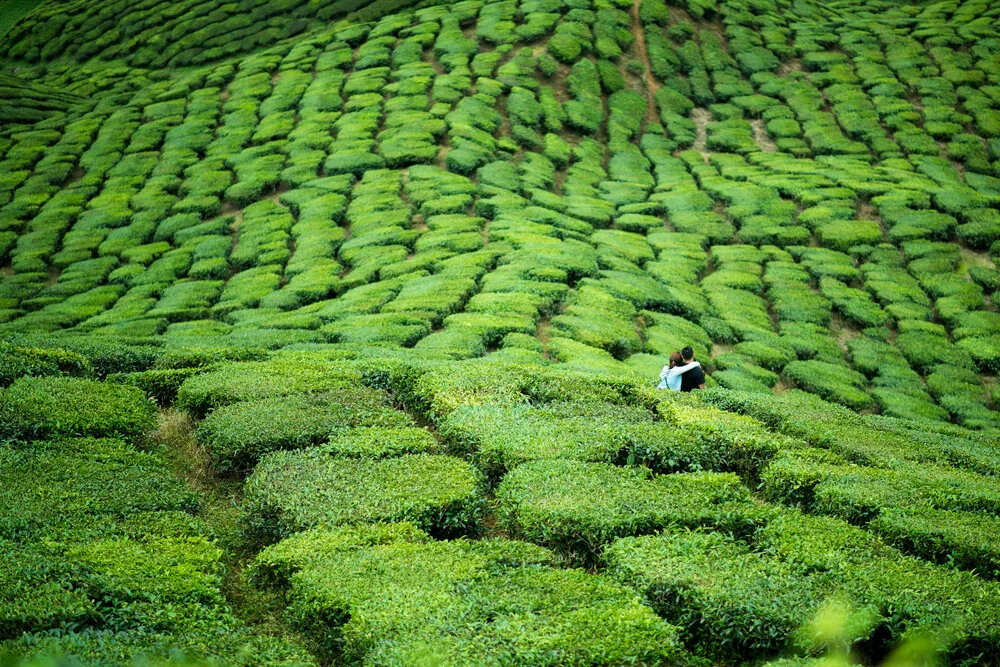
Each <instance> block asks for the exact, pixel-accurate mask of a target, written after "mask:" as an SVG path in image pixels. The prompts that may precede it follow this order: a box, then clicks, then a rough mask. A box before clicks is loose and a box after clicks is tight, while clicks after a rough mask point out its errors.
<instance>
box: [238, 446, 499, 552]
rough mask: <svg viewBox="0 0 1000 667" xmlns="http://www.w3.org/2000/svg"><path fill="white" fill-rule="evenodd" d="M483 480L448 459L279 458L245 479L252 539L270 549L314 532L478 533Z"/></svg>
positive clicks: (309, 453) (314, 454) (311, 453)
mask: <svg viewBox="0 0 1000 667" xmlns="http://www.w3.org/2000/svg"><path fill="white" fill-rule="evenodd" d="M480 483H481V480H480V478H479V474H478V473H477V472H476V470H475V469H474V468H473V467H472V466H470V465H469V464H468V463H465V462H464V461H461V460H459V459H457V458H453V457H450V456H437V455H430V454H407V455H404V456H400V457H396V458H388V459H376V460H372V459H349V458H333V457H331V456H330V455H329V454H328V453H326V452H324V451H322V450H304V451H298V452H295V451H291V452H275V453H273V454H271V455H269V456H267V457H265V458H264V459H263V460H262V461H261V462H260V464H258V465H257V467H256V468H255V469H254V472H253V474H252V475H250V477H248V478H247V483H246V502H247V510H248V513H247V515H246V517H245V519H244V521H245V527H246V530H247V534H248V535H249V536H250V537H251V539H254V540H255V541H257V542H259V543H262V544H267V543H270V542H275V541H277V540H279V539H281V538H283V537H286V536H288V535H290V534H291V533H294V532H297V531H300V530H304V529H306V528H310V527H313V526H328V527H335V526H339V525H343V524H350V523H378V522H390V521H412V522H413V523H414V524H415V525H417V526H422V527H424V528H425V529H427V530H428V531H430V532H432V533H434V534H436V535H440V536H442V537H448V536H451V537H454V536H458V535H462V534H466V533H475V532H476V531H477V530H478V528H479V522H480V515H481V513H482V509H483V498H482V496H481V495H480V489H479V487H480Z"/></svg>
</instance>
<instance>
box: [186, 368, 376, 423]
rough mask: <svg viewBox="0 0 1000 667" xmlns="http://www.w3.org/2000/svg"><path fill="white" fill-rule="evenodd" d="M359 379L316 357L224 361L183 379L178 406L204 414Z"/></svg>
mask: <svg viewBox="0 0 1000 667" xmlns="http://www.w3.org/2000/svg"><path fill="white" fill-rule="evenodd" d="M360 380H361V376H360V373H359V372H358V371H356V370H354V369H351V368H347V367H344V366H337V365H334V364H330V363H324V362H322V361H317V360H315V359H313V360H302V361H298V360H287V359H286V360H276V361H262V362H247V363H233V364H224V365H221V366H219V367H217V368H215V369H212V370H210V371H208V372H205V373H202V374H199V375H196V376H194V377H192V378H190V379H189V380H187V381H185V382H184V384H183V385H181V388H180V389H179V390H178V392H177V406H178V407H179V408H181V409H186V410H190V411H192V412H193V413H195V414H196V415H199V416H204V415H205V414H207V413H208V412H209V410H211V409H213V408H218V407H222V406H223V405H228V404H229V403H235V402H237V401H253V400H260V399H264V398H270V397H275V396H288V395H289V394H300V393H308V392H321V391H325V390H327V391H328V390H333V389H335V388H336V389H339V388H341V387H343V386H344V384H345V381H346V382H347V383H350V384H357V383H360Z"/></svg>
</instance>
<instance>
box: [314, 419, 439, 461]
mask: <svg viewBox="0 0 1000 667" xmlns="http://www.w3.org/2000/svg"><path fill="white" fill-rule="evenodd" d="M322 449H323V451H325V452H328V453H329V454H330V455H332V456H342V457H349V458H372V459H382V458H391V457H395V456H402V455H404V454H434V453H436V452H437V449H438V443H437V440H435V439H434V436H432V435H431V434H430V433H429V432H427V431H425V430H424V429H422V428H415V427H407V426H403V427H393V428H385V427H358V428H350V429H344V430H339V431H337V432H335V433H334V434H333V435H331V436H330V440H329V441H328V442H327V443H325V444H324V445H322Z"/></svg>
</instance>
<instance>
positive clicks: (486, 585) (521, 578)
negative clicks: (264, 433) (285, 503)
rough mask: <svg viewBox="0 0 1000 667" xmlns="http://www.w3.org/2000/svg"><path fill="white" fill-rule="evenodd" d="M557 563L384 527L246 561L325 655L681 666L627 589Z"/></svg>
mask: <svg viewBox="0 0 1000 667" xmlns="http://www.w3.org/2000/svg"><path fill="white" fill-rule="evenodd" d="M554 561H555V559H554V557H553V555H552V554H551V552H548V551H547V550H545V549H542V548H540V547H536V546H534V545H529V544H526V543H524V542H513V541H505V540H488V541H479V542H474V541H472V542H470V541H466V540H454V541H451V542H435V541H431V540H429V538H428V536H427V535H426V534H424V533H422V532H420V531H418V530H416V529H414V528H413V527H412V526H410V525H408V524H390V525H384V526H363V527H357V528H342V529H339V530H336V531H327V530H313V531H310V532H307V533H303V534H301V535H297V536H294V537H292V538H289V539H288V540H286V541H285V542H282V543H281V544H278V545H276V546H273V547H269V548H268V549H267V550H265V551H264V552H263V553H262V554H261V555H260V556H259V557H258V559H257V562H256V564H255V566H254V567H255V570H256V572H257V573H258V576H259V577H261V578H268V579H271V580H276V581H277V582H279V583H282V584H285V585H287V586H288V587H289V588H290V590H289V591H288V597H289V600H290V601H291V605H290V609H289V611H290V615H291V618H292V620H293V622H294V623H295V624H296V625H297V626H298V627H299V628H300V629H301V630H302V631H303V632H305V633H306V634H307V635H308V636H310V638H311V639H312V640H313V641H314V642H315V644H316V645H317V646H318V648H319V653H320V655H322V656H324V657H333V656H334V655H336V656H342V657H344V658H347V659H350V660H371V661H378V662H391V663H411V662H413V661H414V660H417V659H419V656H421V655H426V652H427V651H433V653H434V655H436V656H439V657H440V658H441V659H444V660H447V661H449V662H466V661H471V662H477V663H478V662H482V661H488V660H490V659H491V657H495V656H496V655H497V654H498V653H502V654H503V655H505V656H509V657H510V659H511V660H513V661H515V662H531V663H533V664H540V665H556V664H594V665H612V664H620V663H622V662H626V661H630V660H635V661H639V662H648V663H660V662H670V663H676V664H687V660H688V659H689V658H688V657H687V655H686V654H685V653H684V652H683V650H681V649H680V648H679V647H678V645H677V643H676V640H675V635H676V630H675V629H674V628H673V627H672V626H670V625H668V624H666V623H664V622H663V621H661V620H660V619H658V618H657V617H656V615H655V614H653V613H652V611H651V610H649V609H648V608H647V607H644V606H643V605H642V604H641V603H640V602H639V601H638V600H637V599H636V598H635V596H634V593H633V592H632V591H630V590H628V589H626V588H623V587H620V586H619V585H617V584H613V583H611V582H609V581H608V580H607V579H605V578H603V577H598V576H593V575H588V574H586V573H584V572H583V571H582V570H563V569H558V568H556V567H553V565H555V562H554ZM370 568H371V569H370ZM286 582H287V583H286ZM401 609H403V610H408V611H407V612H406V613H404V614H400V613H399V611H400V610H401ZM456 618H462V619H463V620H462V622H461V623H460V624H458V625H456V623H455V619H456ZM361 627H364V628H367V629H368V630H367V631H365V632H362V631H360V628H361ZM608 627H613V628H614V632H613V633H611V634H608V633H606V632H600V631H597V629H598V628H608ZM369 632H373V633H375V634H369ZM376 636H377V637H379V638H380V640H379V641H373V640H372V638H373V637H376Z"/></svg>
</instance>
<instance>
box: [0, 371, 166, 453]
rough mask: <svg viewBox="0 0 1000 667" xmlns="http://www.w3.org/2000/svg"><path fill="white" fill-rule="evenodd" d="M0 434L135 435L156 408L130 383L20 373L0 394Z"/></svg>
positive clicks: (149, 425) (143, 429) (27, 436)
mask: <svg viewBox="0 0 1000 667" xmlns="http://www.w3.org/2000/svg"><path fill="white" fill-rule="evenodd" d="M0 414H2V415H3V420H2V423H3V426H2V427H0V428H3V432H2V433H0V438H17V439H19V438H24V439H38V438H47V437H51V436H60V435H61V436H94V437H103V436H119V437H123V438H127V439H140V438H142V437H144V436H145V434H146V432H147V431H149V430H151V429H152V428H153V426H154V425H155V423H156V408H155V405H153V404H151V403H150V401H148V400H147V399H146V396H145V395H143V393H142V392H141V391H139V390H138V389H136V388H135V387H126V386H123V385H117V384H111V383H106V382H96V381H94V380H84V379H77V378H60V377H37V378H36V377H23V378H21V379H19V380H16V381H15V382H14V383H13V384H11V386H10V387H8V388H7V389H5V390H3V391H2V393H0Z"/></svg>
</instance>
